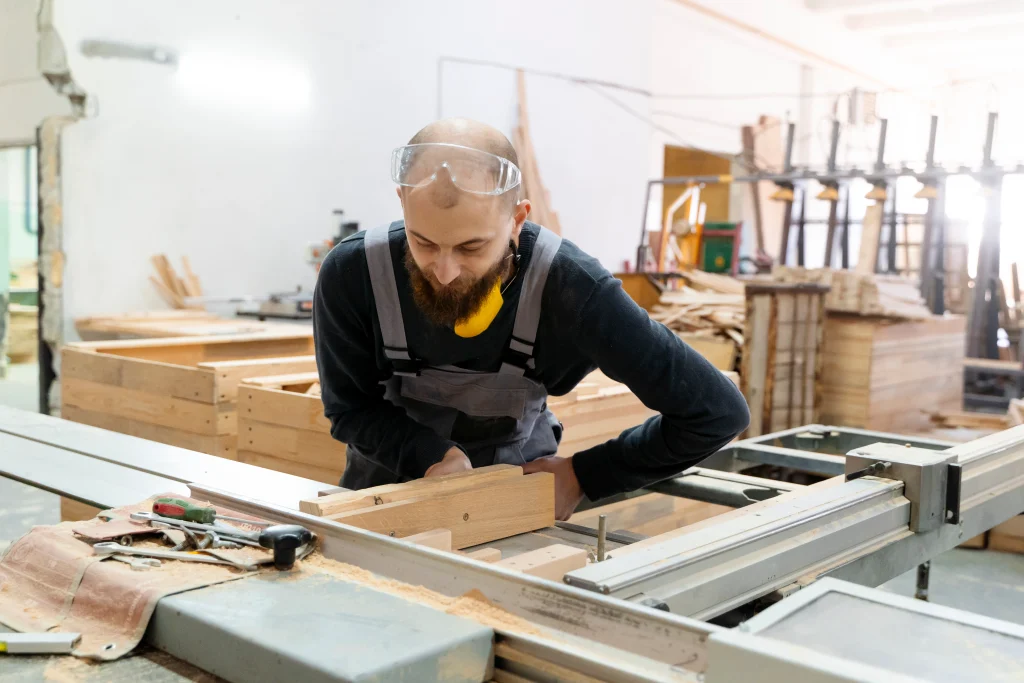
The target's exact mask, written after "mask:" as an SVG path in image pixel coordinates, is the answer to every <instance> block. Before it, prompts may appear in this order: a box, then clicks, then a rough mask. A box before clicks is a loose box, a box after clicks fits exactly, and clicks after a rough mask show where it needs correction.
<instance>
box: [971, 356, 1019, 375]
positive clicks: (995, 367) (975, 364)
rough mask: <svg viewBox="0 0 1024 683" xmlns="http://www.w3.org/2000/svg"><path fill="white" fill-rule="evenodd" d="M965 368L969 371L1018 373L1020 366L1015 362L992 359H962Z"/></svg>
mask: <svg viewBox="0 0 1024 683" xmlns="http://www.w3.org/2000/svg"><path fill="white" fill-rule="evenodd" d="M963 364H964V367H965V368H970V369H971V370H992V371H993V372H1000V371H1002V372H1006V371H1020V370H1021V369H1022V367H1024V366H1022V364H1021V362H1020V361H1015V360H996V359H994V358H964V360H963Z"/></svg>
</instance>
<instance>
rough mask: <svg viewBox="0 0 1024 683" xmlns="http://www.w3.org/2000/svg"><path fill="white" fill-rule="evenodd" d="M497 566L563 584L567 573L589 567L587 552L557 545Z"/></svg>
mask: <svg viewBox="0 0 1024 683" xmlns="http://www.w3.org/2000/svg"><path fill="white" fill-rule="evenodd" d="M495 566H498V567H504V568H505V569H511V570H512V571H516V572H522V573H523V574H529V575H530V576H539V577H540V578H542V579H548V580H550V581H558V582H559V583H561V581H562V577H564V576H565V574H566V572H571V571H573V570H574V569H583V567H586V566H587V551H586V550H584V549H583V548H575V547H573V546H571V545H562V544H555V545H549V546H547V547H546V548H539V549H538V550H534V551H531V552H528V553H523V554H522V555H516V556H515V557H510V558H508V559H507V560H502V561H500V562H497V563H495Z"/></svg>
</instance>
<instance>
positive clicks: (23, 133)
mask: <svg viewBox="0 0 1024 683" xmlns="http://www.w3.org/2000/svg"><path fill="white" fill-rule="evenodd" d="M38 9H39V0H0V146H5V145H11V144H24V143H26V142H31V141H33V140H35V137H36V127H37V126H38V125H39V121H40V120H41V119H42V118H43V117H44V116H48V115H50V114H66V113H68V112H69V111H70V106H69V105H68V103H67V100H65V99H64V98H62V97H60V96H58V95H57V94H56V93H54V92H53V89H52V88H51V87H50V85H49V84H48V83H47V82H46V81H45V80H44V79H43V77H42V76H41V75H39V70H38V69H37V68H36V42H37V40H38V31H37V30H36V12H37V11H38Z"/></svg>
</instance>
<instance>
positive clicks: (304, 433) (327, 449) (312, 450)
mask: <svg viewBox="0 0 1024 683" xmlns="http://www.w3.org/2000/svg"><path fill="white" fill-rule="evenodd" d="M238 443H239V447H240V448H244V449H245V450H247V451H253V452H254V453H263V454H264V455H272V456H274V457H275V458H281V459H283V460H291V461H292V462H298V463H305V464H307V465H313V466H314V467H321V468H323V469H326V470H332V471H333V470H340V471H344V470H345V444H343V443H341V442H339V441H336V440H335V439H334V437H332V436H331V435H330V434H329V433H324V432H314V431H310V430H308V429H296V428H294V427H283V426H280V425H272V424H267V423H265V422H257V421H255V420H250V419H248V418H247V417H245V416H244V413H242V414H240V415H239V419H238Z"/></svg>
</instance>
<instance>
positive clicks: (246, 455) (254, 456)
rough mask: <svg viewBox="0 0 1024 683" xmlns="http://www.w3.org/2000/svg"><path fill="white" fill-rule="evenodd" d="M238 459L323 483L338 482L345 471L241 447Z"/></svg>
mask: <svg viewBox="0 0 1024 683" xmlns="http://www.w3.org/2000/svg"><path fill="white" fill-rule="evenodd" d="M238 461H239V462H244V463H246V464H248V465H256V466H257V467H263V468H266V469H268V470H274V471H275V472H284V473H285V474H292V475H294V476H296V477H302V478H304V479H311V480H313V481H319V482H321V483H323V484H336V483H337V482H339V481H341V475H342V474H343V473H344V471H343V470H328V469H324V468H322V467H316V466H314V465H308V464H306V463H299V462H294V461H292V460H284V459H282V458H275V457H274V456H272V455H264V454H263V453H253V452H252V451H247V450H244V449H241V448H240V449H238Z"/></svg>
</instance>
